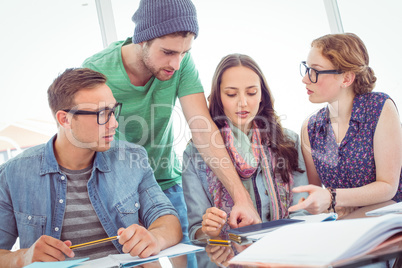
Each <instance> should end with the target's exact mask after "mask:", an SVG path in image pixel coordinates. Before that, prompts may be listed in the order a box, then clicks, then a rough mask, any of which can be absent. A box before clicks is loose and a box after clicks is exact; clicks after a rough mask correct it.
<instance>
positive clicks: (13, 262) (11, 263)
mask: <svg viewBox="0 0 402 268" xmlns="http://www.w3.org/2000/svg"><path fill="white" fill-rule="evenodd" d="M25 251H26V249H20V250H17V251H13V252H12V251H9V250H5V249H0V268H8V267H10V268H15V267H23V266H25V265H24V264H23V262H22V255H23V253H24V252H25Z"/></svg>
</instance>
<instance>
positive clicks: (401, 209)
mask: <svg viewBox="0 0 402 268" xmlns="http://www.w3.org/2000/svg"><path fill="white" fill-rule="evenodd" d="M391 213H402V202H399V203H395V204H392V205H389V206H386V207H382V208H378V209H375V210H372V211H369V212H366V216H382V215H386V214H391Z"/></svg>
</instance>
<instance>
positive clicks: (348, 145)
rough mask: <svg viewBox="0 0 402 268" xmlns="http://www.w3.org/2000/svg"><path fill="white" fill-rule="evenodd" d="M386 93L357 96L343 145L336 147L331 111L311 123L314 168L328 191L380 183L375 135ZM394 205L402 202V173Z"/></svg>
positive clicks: (318, 114)
mask: <svg viewBox="0 0 402 268" xmlns="http://www.w3.org/2000/svg"><path fill="white" fill-rule="evenodd" d="M388 98H389V96H388V95H386V94H384V93H378V92H372V93H366V94H362V95H357V96H356V97H355V99H354V101H353V108H352V116H351V118H350V122H349V128H348V130H347V132H346V135H345V137H344V139H343V140H342V142H341V143H340V144H339V145H338V144H337V143H336V139H335V135H334V131H333V129H332V127H331V121H330V119H329V110H328V107H325V108H323V109H321V110H320V111H318V112H317V113H316V114H315V115H313V116H312V117H311V118H310V120H309V122H308V135H309V140H310V144H311V153H312V157H313V161H314V165H315V167H316V169H317V172H318V175H319V177H320V179H321V182H322V183H323V184H324V186H325V187H332V188H354V187H360V186H364V185H366V184H369V183H372V182H374V181H375V180H376V168H375V161H374V148H373V142H374V132H375V129H376V126H377V122H378V119H379V118H380V114H381V111H382V108H383V106H384V103H385V101H386V100H387V99H388ZM393 200H394V201H396V202H400V201H402V173H401V175H400V180H399V187H398V191H397V193H396V195H395V196H394V198H393Z"/></svg>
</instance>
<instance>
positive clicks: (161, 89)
mask: <svg viewBox="0 0 402 268" xmlns="http://www.w3.org/2000/svg"><path fill="white" fill-rule="evenodd" d="M132 20H133V21H134V23H135V25H136V26H135V30H134V36H133V37H132V38H128V39H127V40H125V41H118V42H115V43H112V44H111V45H110V46H109V47H108V48H106V49H105V50H103V51H101V52H99V53H97V54H95V55H93V56H92V57H90V58H88V59H86V60H85V62H84V63H83V66H84V67H88V68H91V69H93V70H95V71H98V72H101V73H103V74H104V75H106V76H107V78H108V82H107V85H108V86H109V87H110V88H111V89H112V91H113V95H114V96H115V98H116V100H117V101H118V102H121V103H123V107H124V108H123V109H122V111H121V116H120V118H119V129H118V136H117V138H118V139H122V140H127V141H130V142H133V143H137V144H139V145H142V146H144V147H145V149H146V150H147V152H148V156H149V162H150V164H151V166H152V168H153V169H154V172H155V178H156V179H157V181H158V183H159V185H160V186H161V188H162V190H163V191H164V192H165V194H166V195H167V196H168V197H169V199H170V200H171V202H172V204H173V205H174V206H175V208H176V209H177V211H178V213H179V215H180V222H181V224H182V228H183V235H184V236H185V237H186V236H187V225H188V223H187V213H186V206H185V203H184V198H183V192H182V188H181V186H180V185H181V164H180V162H179V160H178V158H177V156H176V154H175V152H174V150H173V140H174V132H173V122H172V112H173V109H174V106H175V103H176V100H177V98H179V100H180V104H181V106H182V109H183V113H184V115H185V117H186V120H187V122H188V123H189V126H190V129H191V131H192V138H193V142H194V144H196V145H197V146H199V147H200V146H201V148H199V151H200V152H201V153H202V154H203V155H204V159H205V161H206V162H207V164H209V165H210V167H211V168H212V170H213V171H214V173H215V172H216V173H215V174H217V175H218V177H219V178H220V179H221V180H222V182H223V184H224V185H225V186H226V188H227V189H228V190H229V192H230V194H231V195H232V197H233V200H234V202H235V206H234V210H233V211H234V212H233V211H232V215H233V216H232V217H231V219H230V220H229V223H230V224H231V225H232V226H233V228H234V227H238V226H243V225H248V224H251V223H257V222H259V221H260V219H259V216H258V214H257V213H256V211H255V209H254V208H253V205H252V201H251V199H250V197H249V195H248V193H247V192H246V190H245V189H244V187H243V185H242V184H241V182H240V179H239V177H238V175H237V172H236V171H235V169H234V167H233V165H232V162H231V161H230V158H229V156H228V154H227V152H226V150H225V149H224V146H222V145H223V141H222V138H221V136H220V135H216V133H219V131H218V129H217V127H216V125H215V124H214V123H213V121H212V119H211V117H210V115H209V112H208V108H207V104H206V101H205V96H204V93H203V88H202V85H201V82H200V79H199V77H198V71H197V69H196V68H195V66H194V63H193V60H192V58H191V55H190V53H189V50H190V49H191V46H192V42H193V40H194V39H195V38H196V37H197V35H198V22H197V15H196V10H195V7H194V5H193V3H192V2H191V0H141V2H140V5H139V8H138V10H137V11H136V12H135V14H134V16H133V18H132ZM214 133H215V134H214ZM213 159H215V160H213ZM216 159H218V160H219V166H217V165H216V166H212V165H211V164H212V162H211V161H215V163H216ZM134 160H135V159H133V161H134Z"/></svg>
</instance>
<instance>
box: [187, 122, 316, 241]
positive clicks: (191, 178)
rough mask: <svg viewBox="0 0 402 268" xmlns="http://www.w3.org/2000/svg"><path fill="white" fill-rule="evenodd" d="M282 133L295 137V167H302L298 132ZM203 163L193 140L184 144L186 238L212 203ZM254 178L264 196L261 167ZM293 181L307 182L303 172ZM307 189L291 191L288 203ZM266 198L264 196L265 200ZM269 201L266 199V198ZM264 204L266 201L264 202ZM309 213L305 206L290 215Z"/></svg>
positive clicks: (196, 226) (193, 233)
mask: <svg viewBox="0 0 402 268" xmlns="http://www.w3.org/2000/svg"><path fill="white" fill-rule="evenodd" d="M285 133H286V134H287V135H288V136H289V137H290V138H291V139H292V140H294V141H295V143H296V144H295V145H296V148H297V151H298V154H299V167H300V168H301V169H303V170H306V167H305V164H304V159H303V155H302V153H301V148H300V142H299V136H298V135H297V134H296V133H295V132H293V131H290V130H287V129H285ZM206 167H207V166H206V164H205V162H204V160H203V159H202V157H201V154H200V153H199V152H198V150H197V149H196V148H195V146H194V145H193V143H190V144H188V146H187V148H186V150H185V151H184V154H183V173H182V177H183V192H184V198H185V200H186V204H187V217H188V235H189V238H190V240H194V239H195V233H196V232H197V230H198V229H199V228H201V227H202V216H203V215H204V213H205V211H206V210H207V209H208V208H210V207H213V206H214V203H213V200H212V197H211V195H210V194H209V191H208V182H207V177H206ZM257 173H258V174H257V177H256V181H257V184H259V186H258V189H259V191H258V192H259V193H260V198H261V200H263V199H264V197H265V196H264V195H265V188H264V186H263V184H262V183H258V181H260V182H262V181H263V177H262V173H261V170H260V169H259V170H257ZM293 179H294V185H293V187H297V186H301V185H307V184H308V179H307V172H304V173H300V172H293ZM307 197H308V194H307V193H294V194H293V200H292V205H296V204H297V202H298V201H299V200H300V198H307ZM267 199H268V198H265V200H267ZM268 202H269V201H268ZM266 207H268V205H267V204H266ZM308 214H309V213H308V212H307V211H305V210H299V211H296V212H294V213H292V214H291V215H290V217H293V216H303V215H308ZM262 221H263V222H265V221H267V219H265V218H264V217H262Z"/></svg>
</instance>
